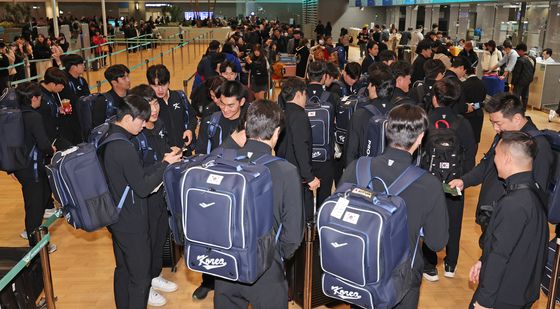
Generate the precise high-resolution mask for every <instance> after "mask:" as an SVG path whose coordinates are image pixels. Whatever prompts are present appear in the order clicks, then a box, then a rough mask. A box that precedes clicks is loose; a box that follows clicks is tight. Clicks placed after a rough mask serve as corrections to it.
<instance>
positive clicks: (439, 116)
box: [426, 107, 476, 174]
mask: <svg viewBox="0 0 560 309" xmlns="http://www.w3.org/2000/svg"><path fill="white" fill-rule="evenodd" d="M428 118H429V121H430V126H433V125H434V124H435V123H436V121H438V120H446V121H447V122H448V123H449V125H450V126H451V127H454V126H455V125H456V123H457V121H459V116H458V115H457V113H455V111H453V109H451V108H450V107H438V108H435V109H433V110H432V111H431V112H430V114H429V116H428ZM461 118H462V119H461V120H460V121H461V122H460V123H459V127H458V128H457V129H456V130H455V133H456V134H457V138H458V139H459V143H460V144H461V149H462V151H463V161H462V162H463V167H462V170H463V174H464V173H467V172H468V171H470V170H471V169H472V168H473V167H474V162H475V156H476V142H475V139H474V134H473V131H472V128H471V124H470V123H469V122H468V121H467V120H466V119H465V118H464V117H461ZM430 130H432V129H430ZM429 134H430V131H428V134H427V135H429ZM427 135H426V136H427Z"/></svg>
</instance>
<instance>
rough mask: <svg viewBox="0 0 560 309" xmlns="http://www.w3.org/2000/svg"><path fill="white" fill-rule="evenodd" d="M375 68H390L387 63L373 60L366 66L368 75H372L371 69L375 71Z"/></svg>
mask: <svg viewBox="0 0 560 309" xmlns="http://www.w3.org/2000/svg"><path fill="white" fill-rule="evenodd" d="M377 70H387V71H389V70H390V68H389V66H388V65H386V64H385V63H383V62H380V61H379V62H374V63H372V64H370V65H369V67H368V70H367V73H368V76H371V75H373V71H377Z"/></svg>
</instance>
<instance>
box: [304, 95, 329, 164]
mask: <svg viewBox="0 0 560 309" xmlns="http://www.w3.org/2000/svg"><path fill="white" fill-rule="evenodd" d="M308 96H309V98H308V99H307V102H306V103H305V112H306V113H307V117H308V118H309V122H310V124H311V135H312V139H313V150H312V153H311V159H312V160H313V161H314V162H325V161H327V160H330V159H331V157H332V147H331V136H332V135H333V130H334V122H333V119H334V118H333V113H334V112H335V111H334V106H332V105H331V104H330V103H329V102H328V99H329V97H330V92H328V91H323V92H322V93H321V95H319V96H317V95H316V94H314V93H309V94H308Z"/></svg>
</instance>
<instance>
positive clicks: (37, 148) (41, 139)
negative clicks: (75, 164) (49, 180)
mask: <svg viewBox="0 0 560 309" xmlns="http://www.w3.org/2000/svg"><path fill="white" fill-rule="evenodd" d="M21 110H22V117H23V125H24V128H25V132H24V133H25V134H24V141H25V149H26V151H27V152H26V154H27V155H28V159H29V160H28V161H27V162H28V164H27V166H26V167H25V168H24V169H22V170H18V171H16V172H15V174H16V175H17V177H18V179H33V180H34V181H37V180H38V177H47V175H46V171H45V164H47V162H46V160H45V159H46V157H50V156H52V154H53V149H52V146H51V143H52V141H51V140H50V139H49V138H48V136H47V133H46V132H45V127H44V124H43V118H42V116H41V114H40V113H38V112H37V111H36V110H34V109H33V108H32V107H31V106H22V108H21ZM35 163H36V165H35Z"/></svg>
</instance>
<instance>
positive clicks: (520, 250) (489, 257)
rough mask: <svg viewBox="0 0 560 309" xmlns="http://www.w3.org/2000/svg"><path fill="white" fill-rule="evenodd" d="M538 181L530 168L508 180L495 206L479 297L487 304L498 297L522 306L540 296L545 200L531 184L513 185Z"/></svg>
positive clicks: (543, 250)
mask: <svg viewBox="0 0 560 309" xmlns="http://www.w3.org/2000/svg"><path fill="white" fill-rule="evenodd" d="M534 183H535V181H534V179H533V176H532V175H531V173H530V172H523V173H518V174H515V175H512V176H510V177H508V178H507V179H506V180H505V186H506V188H507V189H506V194H505V196H503V197H502V198H501V199H500V200H499V201H498V204H497V206H496V208H495V209H494V214H493V215H492V219H490V223H489V225H488V230H487V231H486V235H485V237H484V248H483V250H482V257H481V258H480V261H481V262H482V268H481V270H480V280H479V281H480V283H479V284H478V289H477V291H476V294H475V295H476V296H475V297H476V301H477V302H478V303H479V304H480V305H482V306H484V307H494V303H496V302H499V303H507V304H511V305H512V307H519V308H521V307H523V306H525V305H528V304H531V303H533V302H534V301H536V300H537V299H538V298H539V295H540V283H541V279H542V275H543V271H544V266H545V261H546V252H547V251H548V250H547V248H548V246H547V242H548V224H547V221H546V213H545V212H544V208H545V207H546V206H545V205H543V204H542V203H541V202H540V200H539V198H538V196H537V195H536V194H535V193H534V192H533V191H532V190H531V189H517V190H513V188H514V187H515V186H516V185H520V184H523V185H529V186H532V187H535V185H534Z"/></svg>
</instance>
